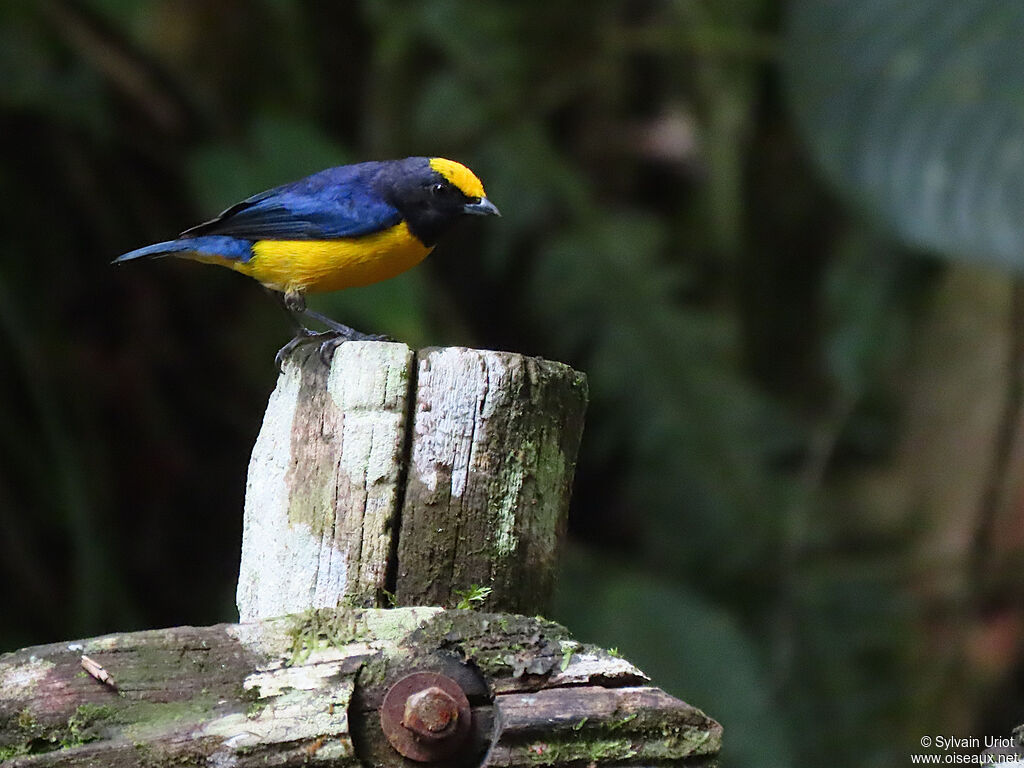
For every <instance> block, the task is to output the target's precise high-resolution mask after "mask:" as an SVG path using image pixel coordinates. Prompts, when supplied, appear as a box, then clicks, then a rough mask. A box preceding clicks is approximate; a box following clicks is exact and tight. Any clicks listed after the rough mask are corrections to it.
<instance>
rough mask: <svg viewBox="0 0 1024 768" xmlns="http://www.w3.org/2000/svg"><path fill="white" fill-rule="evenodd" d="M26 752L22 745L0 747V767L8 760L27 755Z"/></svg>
mask: <svg viewBox="0 0 1024 768" xmlns="http://www.w3.org/2000/svg"><path fill="white" fill-rule="evenodd" d="M27 754H28V750H27V748H26V747H25V746H24V745H23V744H15V745H13V746H10V747H0V765H2V764H3V763H6V762H7V761H8V760H13V759H14V758H16V757H20V756H21V755H27Z"/></svg>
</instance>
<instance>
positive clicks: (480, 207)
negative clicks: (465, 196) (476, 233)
mask: <svg viewBox="0 0 1024 768" xmlns="http://www.w3.org/2000/svg"><path fill="white" fill-rule="evenodd" d="M462 212H463V213H472V214H474V215H476V216H501V211H499V210H498V206H496V205H495V204H494V203H492V202H491V201H490V200H488V199H487V198H486V197H481V198H477V199H476V200H474V201H473V202H471V203H466V204H465V205H464V206H462Z"/></svg>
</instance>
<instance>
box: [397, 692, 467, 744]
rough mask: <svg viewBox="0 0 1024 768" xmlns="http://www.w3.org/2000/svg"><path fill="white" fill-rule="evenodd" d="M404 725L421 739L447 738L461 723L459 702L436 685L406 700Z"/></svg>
mask: <svg viewBox="0 0 1024 768" xmlns="http://www.w3.org/2000/svg"><path fill="white" fill-rule="evenodd" d="M402 725H404V726H405V727H406V728H408V729H409V730H410V731H412V732H413V733H415V734H416V735H417V736H419V737H420V738H421V739H428V740H430V741H435V740H437V739H444V738H447V737H448V736H449V735H450V734H451V733H452V732H453V731H454V730H455V729H456V728H457V727H458V725H459V704H458V702H457V701H455V699H454V698H453V697H452V696H450V695H448V693H447V692H445V691H443V690H442V689H440V688H438V687H437V686H436V685H435V686H431V687H429V688H425V689H423V690H422V691H419V692H417V693H414V694H413V695H412V696H410V697H409V698H408V699H406V700H405V714H404V717H403V718H402Z"/></svg>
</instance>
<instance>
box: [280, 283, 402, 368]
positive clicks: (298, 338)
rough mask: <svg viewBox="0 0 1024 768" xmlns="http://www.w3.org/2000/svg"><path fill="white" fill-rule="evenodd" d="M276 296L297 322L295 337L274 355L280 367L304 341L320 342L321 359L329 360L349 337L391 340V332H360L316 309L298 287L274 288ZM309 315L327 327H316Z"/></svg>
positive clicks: (350, 339)
mask: <svg viewBox="0 0 1024 768" xmlns="http://www.w3.org/2000/svg"><path fill="white" fill-rule="evenodd" d="M271 293H273V294H274V296H275V297H276V298H277V299H278V301H279V302H280V303H281V306H282V307H284V309H285V311H287V312H288V316H289V317H290V318H291V320H292V323H293V324H294V325H295V338H293V339H292V340H291V341H289V342H288V343H287V344H285V345H284V346H283V347H281V349H279V350H278V352H277V355H276V356H275V358H274V359H275V361H276V362H277V367H278V368H281V366H282V364H283V363H284V360H285V359H286V358H287V357H288V355H290V354H291V353H292V352H294V351H295V350H296V349H298V348H299V347H300V346H303V345H304V344H310V343H312V342H319V343H320V348H319V354H320V359H321V360H322V361H323V362H324V364H325V365H326V364H329V363H330V358H331V354H332V353H333V352H334V349H335V347H337V346H338V345H339V344H341V343H343V342H346V341H391V338H390V337H388V336H382V335H379V334H374V333H361V332H360V331H357V330H355V329H354V328H350V327H349V326H347V325H343V324H342V323H339V322H337V321H336V320H332V319H331V318H329V317H327V316H326V315H322V314H320V313H319V312H314V311H313V310H312V309H309V308H308V307H307V306H306V297H305V296H304V295H303V294H302V293H301V292H299V291H286V292H285V293H281V292H279V291H271ZM304 318H307V319H309V320H313V321H315V322H317V323H320V324H322V325H324V326H326V327H327V330H326V331H314V330H312V329H311V328H310V327H309V326H308V325H306V324H305V323H304V322H303V319H304Z"/></svg>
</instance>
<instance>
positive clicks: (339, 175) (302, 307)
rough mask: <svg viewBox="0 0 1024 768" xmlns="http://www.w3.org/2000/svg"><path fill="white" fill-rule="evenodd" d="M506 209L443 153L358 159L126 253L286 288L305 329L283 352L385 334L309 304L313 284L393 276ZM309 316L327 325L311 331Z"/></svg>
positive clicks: (332, 286) (326, 287) (286, 299)
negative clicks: (206, 266) (451, 234)
mask: <svg viewBox="0 0 1024 768" xmlns="http://www.w3.org/2000/svg"><path fill="white" fill-rule="evenodd" d="M467 214H476V215H480V214H482V215H499V214H498V209H497V208H496V207H495V206H494V204H493V203H492V202H491V201H490V200H488V199H487V197H486V195H485V193H484V187H483V184H481V183H480V180H479V179H478V178H477V177H476V176H475V175H474V174H473V172H472V171H470V170H469V169H468V168H466V166H464V165H462V164H461V163H457V162H455V161H453V160H445V159H444V158H440V157H432V158H428V157H407V158H405V159H404V160H386V161H381V162H366V163H357V164H355V165H345V166H341V167H339V168H328V169H327V170H324V171H320V172H319V173H314V174H313V175H312V176H307V177H306V178H304V179H300V180H299V181H295V182H292V183H291V184H285V185H284V186H281V187H276V188H274V189H271V190H268V191H266V192H261V193H260V194H258V195H254V196H253V197H250V198H249V199H247V200H243V201H242V202H240V203H238V204H236V205H233V206H231V207H230V208H228V209H227V210H226V211H224V212H223V213H221V214H220V215H219V216H218V217H217V218H215V219H212V220H211V221H208V222H206V223H204V224H200V225H198V226H196V227H192V228H191V229H188V230H186V231H185V232H182V233H181V235H179V236H178V238H177V239H176V240H169V241H167V242H163V243H156V244H155V245H149V246H146V247H145V248H139V249H138V250H135V251H131V252H129V253H126V254H124V255H123V256H120V257H118V258H117V259H116V260H115V262H124V261H130V260H132V259H138V258H141V257H144V256H168V255H173V256H181V257H184V258H187V259H193V260H195V261H202V262H207V263H210V264H220V265H221V266H225V267H230V268H231V269H234V270H236V271H237V272H241V273H242V274H245V275H249V276H250V277H253V278H255V279H256V280H258V281H259V282H260V283H262V284H263V285H264V286H265V287H266V288H268V289H269V290H270V291H271V292H273V293H274V294H275V295H276V296H278V297H279V298H280V299H281V301H282V303H283V304H284V306H285V308H286V309H287V310H288V311H289V312H290V313H291V315H292V317H293V318H294V319H295V321H296V325H297V328H298V331H297V335H296V336H295V338H294V339H292V340H291V341H290V342H289V343H288V344H286V345H285V346H284V347H282V349H281V351H280V352H278V363H279V364H280V363H281V361H282V359H283V357H284V355H286V354H288V353H289V352H291V350H293V349H294V348H295V347H296V346H298V345H300V344H303V343H306V342H308V341H314V340H318V341H321V342H326V343H328V344H330V343H332V342H336V341H344V340H351V339H373V338H382V337H378V336H370V335H367V334H362V333H359V332H358V331H355V330H353V329H352V328H349V327H348V326H346V325H342V324H341V323H337V322H335V321H334V320H331V319H330V318H328V317H324V316H323V315H321V314H319V313H317V312H313V311H312V310H310V309H308V308H307V307H306V301H305V295H306V294H307V293H320V292H324V291H337V290H341V289H342V288H351V287H353V286H359V285H369V284H370V283H376V282H379V281H381V280H387V279H388V278H391V277H394V276H395V275H397V274H399V273H401V272H404V271H405V270H407V269H409V268H410V267H413V266H415V265H416V264H418V263H419V262H421V261H422V260H423V259H424V258H425V257H426V255H427V254H428V253H430V251H431V250H433V248H434V246H435V245H436V244H437V241H438V239H439V238H440V237H441V236H442V235H443V234H444V233H445V232H447V231H448V229H449V228H451V226H452V225H453V224H454V223H455V222H456V221H457V220H458V219H460V218H461V217H462V216H465V215H467ZM302 318H308V319H312V320H316V321H318V322H320V323H323V324H324V325H325V326H327V328H328V330H327V331H324V332H316V331H313V330H311V329H310V328H309V327H308V326H307V325H306V324H305V323H303V322H302Z"/></svg>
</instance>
